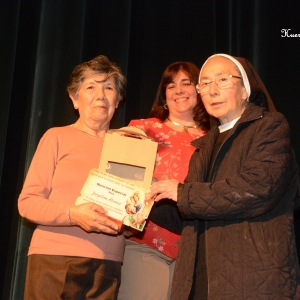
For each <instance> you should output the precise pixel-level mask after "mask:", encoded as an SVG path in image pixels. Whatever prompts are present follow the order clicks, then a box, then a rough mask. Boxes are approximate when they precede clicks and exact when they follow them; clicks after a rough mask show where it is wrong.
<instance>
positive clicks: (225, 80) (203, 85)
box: [196, 74, 242, 94]
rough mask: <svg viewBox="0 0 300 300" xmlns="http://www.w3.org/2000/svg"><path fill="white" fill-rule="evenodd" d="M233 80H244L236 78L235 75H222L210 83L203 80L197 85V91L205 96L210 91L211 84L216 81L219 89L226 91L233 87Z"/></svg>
mask: <svg viewBox="0 0 300 300" xmlns="http://www.w3.org/2000/svg"><path fill="white" fill-rule="evenodd" d="M231 78H239V79H242V77H239V76H234V75H228V74H222V75H220V76H217V77H216V78H215V80H212V81H209V80H207V79H204V80H201V81H200V82H199V83H198V84H197V85H196V89H197V92H198V93H199V94H203V93H206V92H208V91H209V88H210V85H211V83H212V82H213V81H214V82H215V84H216V85H217V87H218V88H220V89H226V88H229V87H232V86H233V83H232V80H231Z"/></svg>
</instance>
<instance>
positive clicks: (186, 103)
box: [166, 71, 197, 117]
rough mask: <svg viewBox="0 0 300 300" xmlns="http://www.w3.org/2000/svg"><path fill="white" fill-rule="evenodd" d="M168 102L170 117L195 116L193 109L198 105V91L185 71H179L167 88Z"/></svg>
mask: <svg viewBox="0 0 300 300" xmlns="http://www.w3.org/2000/svg"><path fill="white" fill-rule="evenodd" d="M166 100H167V105H168V108H169V112H170V116H175V117H180V115H181V114H190V115H193V108H194V107H195V105H196V103H197V91H196V87H195V85H194V84H193V83H192V82H191V80H190V78H189V77H188V76H187V75H186V74H185V73H184V72H183V71H179V72H178V73H177V75H176V76H175V77H174V78H173V80H172V82H170V83H169V84H168V85H167V86H166Z"/></svg>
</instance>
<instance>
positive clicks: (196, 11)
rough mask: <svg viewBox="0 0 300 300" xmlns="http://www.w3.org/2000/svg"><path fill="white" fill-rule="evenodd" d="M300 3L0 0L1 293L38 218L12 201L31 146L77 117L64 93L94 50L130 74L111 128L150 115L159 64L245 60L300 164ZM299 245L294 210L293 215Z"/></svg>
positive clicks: (14, 281)
mask: <svg viewBox="0 0 300 300" xmlns="http://www.w3.org/2000/svg"><path fill="white" fill-rule="evenodd" d="M299 13H300V1H292V0H285V1H283V0H282V1H275V0H273V1H268V0H253V1H250V0H239V1H225V0H214V1H213V0H210V1H200V0H198V1H196V0H180V1H179V0H177V1H176V0H169V1H167V0H165V1H164V0H131V1H130V0H85V1H84V0H40V1H37V0H0V51H1V52H0V54H1V55H0V66H1V70H0V100H1V109H0V182H1V186H0V201H1V202H0V205H1V206H0V207H1V208H0V211H1V221H0V222H1V223H0V225H1V226H0V230H1V235H0V236H1V243H0V244H1V246H0V247H1V261H0V269H1V270H2V272H1V277H2V278H1V291H0V295H2V299H15V300H19V299H22V297H23V296H22V295H23V287H24V278H25V272H26V262H27V257H26V253H27V249H28V245H29V241H30V238H31V234H32V230H33V229H34V225H33V224H31V223H29V222H27V221H25V220H23V219H20V218H19V215H18V211H17V198H18V195H19V193H20V190H21V188H22V184H23V181H24V177H25V174H26V171H27V168H28V166H29V164H30V161H31V158H32V156H33V154H34V151H35V148H36V146H37V143H38V141H39V139H40V138H41V136H42V135H43V133H44V132H45V131H46V130H47V129H48V128H50V127H53V126H63V125H67V124H70V123H73V122H74V121H75V120H76V115H75V112H74V110H73V108H72V105H71V102H70V101H69V99H68V95H67V93H66V85H67V82H68V79H69V75H70V73H71V71H72V70H73V68H74V67H75V66H76V65H77V64H79V63H80V62H82V61H86V60H89V59H92V58H93V57H95V56H96V55H98V54H104V55H107V56H108V58H109V59H111V60H113V61H115V62H117V63H118V64H119V65H120V66H121V68H122V70H123V71H124V73H125V75H126V77H127V79H128V85H127V94H126V98H125V101H123V103H122V105H121V107H119V108H118V111H117V112H116V114H115V116H114V118H113V121H112V123H111V127H112V128H118V127H121V126H125V125H127V124H128V122H129V121H130V120H131V119H136V118H144V117H147V116H148V113H149V111H150V108H151V106H152V102H153V99H154V96H155V93H156V89H157V86H158V83H159V81H160V78H161V74H162V72H163V70H164V69H165V68H166V67H167V65H168V64H170V63H172V62H174V61H179V60H183V61H191V62H193V63H195V64H197V65H198V66H199V67H200V66H201V65H202V64H203V62H204V60H205V59H206V58H207V57H208V56H210V55H212V54H214V53H216V52H225V53H229V54H232V55H236V56H244V57H246V58H248V59H249V60H250V61H251V62H252V63H253V64H254V66H255V67H256V69H257V70H258V72H259V74H260V75H261V77H262V79H263V81H264V82H265V84H266V86H267V88H268V90H269V92H270V95H271V97H272V98H273V100H274V103H275V105H276V107H277V109H278V110H279V111H281V112H282V113H283V114H284V115H285V116H286V117H287V119H288V121H289V123H290V126H291V135H292V142H293V147H294V149H295V152H296V155H297V159H298V162H299V161H300V140H299V138H298V134H299V124H298V117H299V112H300V89H299V86H300V83H299V82H300V74H299V71H300V59H299V54H298V53H300V36H299V37H282V35H283V33H282V31H281V30H282V29H290V31H289V34H300V19H299ZM295 225H296V234H297V243H298V245H299V246H298V249H300V241H299V239H300V215H299V213H297V212H296V213H295Z"/></svg>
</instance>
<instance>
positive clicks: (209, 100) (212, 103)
mask: <svg viewBox="0 0 300 300" xmlns="http://www.w3.org/2000/svg"><path fill="white" fill-rule="evenodd" d="M223 74H228V75H234V76H239V77H240V74H239V73H238V71H237V69H236V66H235V64H234V63H233V62H232V61H231V60H229V59H226V58H224V57H214V58H211V59H210V60H209V61H208V62H207V63H206V64H205V66H204V67H203V69H202V73H201V78H200V81H201V80H208V81H212V82H211V84H210V88H209V91H208V92H206V93H203V94H201V98H202V101H203V104H204V106H205V108H206V110H207V112H208V113H209V114H210V115H212V116H214V117H215V118H218V119H219V121H220V122H221V124H226V123H228V122H231V121H232V120H234V119H236V118H238V117H240V116H241V115H242V113H243V111H244V110H245V101H246V99H247V92H246V89H245V87H244V86H243V85H242V81H241V79H239V78H231V81H232V86H230V87H226V88H223V89H220V88H219V87H218V86H217V85H216V83H215V81H214V80H215V78H216V77H217V76H220V75H223Z"/></svg>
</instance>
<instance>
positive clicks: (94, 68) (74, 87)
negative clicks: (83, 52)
mask: <svg viewBox="0 0 300 300" xmlns="http://www.w3.org/2000/svg"><path fill="white" fill-rule="evenodd" d="M96 74H107V78H111V77H112V78H114V80H115V84H116V87H117V90H118V98H119V100H122V99H123V97H124V94H125V84H126V78H125V77H124V75H123V73H122V71H121V69H120V68H119V67H118V66H117V65H116V64H115V63H114V62H112V61H110V60H109V59H108V58H107V57H106V56H105V55H99V56H96V57H95V58H93V59H92V60H90V61H87V62H83V63H81V64H79V65H78V66H77V67H75V69H74V70H73V72H72V74H71V76H70V80H69V83H68V86H67V92H68V93H69V95H71V96H73V97H75V98H77V94H78V91H79V89H80V87H81V85H82V82H83V81H84V79H85V78H86V77H87V76H90V75H96Z"/></svg>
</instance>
